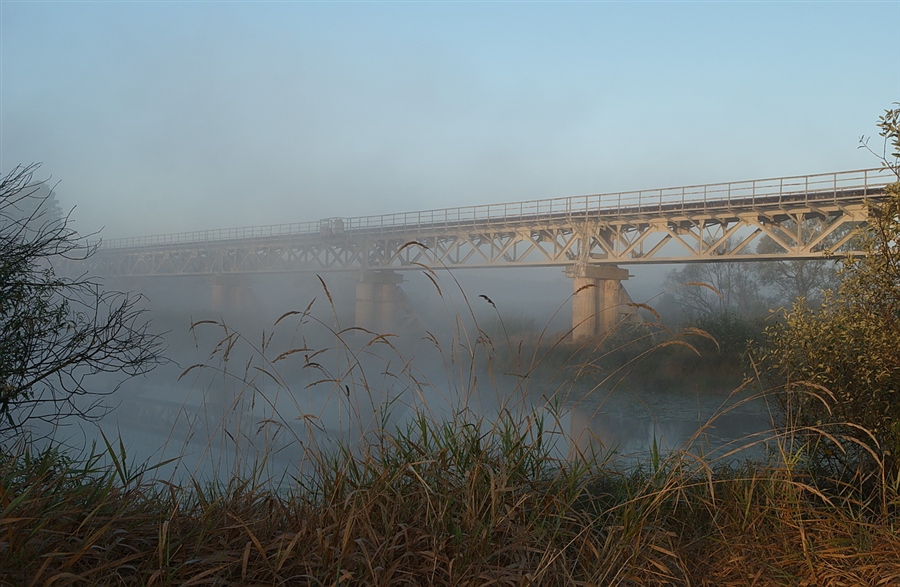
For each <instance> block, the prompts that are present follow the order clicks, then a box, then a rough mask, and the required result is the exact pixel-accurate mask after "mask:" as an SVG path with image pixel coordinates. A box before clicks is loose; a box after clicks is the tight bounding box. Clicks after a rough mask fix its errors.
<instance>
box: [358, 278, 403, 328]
mask: <svg viewBox="0 0 900 587" xmlns="http://www.w3.org/2000/svg"><path fill="white" fill-rule="evenodd" d="M401 283H403V276H402V275H400V274H398V273H396V272H394V271H364V272H362V273H360V276H359V279H358V280H357V282H356V325H357V326H359V327H361V328H365V329H367V330H371V331H372V332H376V333H379V334H382V333H385V332H389V331H391V330H393V329H394V328H396V327H397V315H398V310H399V309H400V307H401V305H402V303H403V302H404V300H405V298H404V296H403V292H402V291H401V290H400V284H401Z"/></svg>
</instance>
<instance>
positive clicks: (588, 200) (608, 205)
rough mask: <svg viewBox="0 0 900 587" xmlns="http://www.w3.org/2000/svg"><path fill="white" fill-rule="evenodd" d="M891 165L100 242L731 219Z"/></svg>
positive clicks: (835, 189) (873, 193) (878, 178)
mask: <svg viewBox="0 0 900 587" xmlns="http://www.w3.org/2000/svg"><path fill="white" fill-rule="evenodd" d="M895 180H896V177H894V176H893V174H892V173H891V172H890V171H889V170H885V169H880V168H875V169H862V170H856V171H847V172H838V173H829V174H820V175H809V176H792V177H786V178H775V179H762V180H752V181H743V182H730V183H717V184H707V185H700V186H684V187H676V188H665V189H655V190H641V191H633V192H621V193H612V194H596V195H588V196H570V197H565V198H551V199H546V200H531V201H524V202H513V203H502V204H487V205H480V206H465V207H457V208H440V209H435V210H424V211H417V212H403V213H397V214H382V215H374V216H360V217H349V218H340V219H339V220H340V222H341V224H342V228H341V229H340V230H335V229H334V223H335V221H336V220H338V219H336V218H330V219H327V220H320V221H316V222H306V223H292V224H274V225H266V226H250V227H241V228H228V229H214V230H202V231H194V232H184V233H175V234H162V235H151V236H143V237H132V238H123V239H109V240H105V241H104V242H103V248H104V249H105V250H110V249H129V248H147V247H152V248H159V247H165V246H175V247H177V246H179V245H191V244H198V243H211V242H215V243H217V244H219V245H226V244H229V243H233V244H243V243H246V242H247V241H253V240H260V239H264V240H266V241H267V242H272V241H273V239H280V238H284V239H297V238H310V239H320V238H322V236H323V235H326V236H328V237H339V236H345V237H349V236H352V237H353V238H358V237H364V236H388V235H397V234H403V235H408V236H410V237H413V236H415V235H418V234H434V233H435V232H441V231H448V230H450V231H454V232H455V231H459V230H465V229H479V230H483V229H503V228H506V229H515V228H519V227H533V226H534V225H539V224H560V223H573V222H580V221H586V220H615V221H617V222H619V223H623V222H624V223H627V222H632V221H638V220H648V219H651V218H674V217H677V216H678V215H679V214H696V213H698V212H705V213H709V214H711V215H722V214H724V215H726V216H735V217H736V215H737V214H742V213H748V212H754V211H758V212H771V211H777V210H780V209H783V208H784V207H785V206H790V207H792V208H796V207H797V206H798V205H799V204H806V205H808V206H809V207H815V206H822V205H825V204H831V205H840V204H849V203H861V202H863V201H864V200H866V199H871V198H877V197H878V196H880V195H881V194H882V193H883V191H884V187H885V186H886V185H887V184H889V183H891V182H892V181H895Z"/></svg>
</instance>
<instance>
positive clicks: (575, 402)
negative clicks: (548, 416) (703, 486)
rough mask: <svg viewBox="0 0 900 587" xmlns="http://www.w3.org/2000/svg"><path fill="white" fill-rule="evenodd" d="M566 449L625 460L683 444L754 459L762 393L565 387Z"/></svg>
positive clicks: (765, 424) (766, 427)
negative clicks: (586, 391)
mask: <svg viewBox="0 0 900 587" xmlns="http://www.w3.org/2000/svg"><path fill="white" fill-rule="evenodd" d="M565 405H566V407H567V408H568V412H569V422H568V424H569V430H568V433H569V438H570V453H582V454H591V453H592V452H593V453H595V454H597V455H600V456H606V455H613V457H612V459H613V461H616V460H618V461H619V462H622V463H625V464H629V463H634V462H636V461H640V460H642V459H645V458H646V457H647V455H649V454H650V452H651V451H652V450H653V447H654V446H655V447H656V448H657V449H658V450H659V451H660V452H669V451H673V450H688V451H690V452H692V453H694V454H697V455H705V456H707V457H708V458H720V459H721V458H724V459H727V460H742V459H760V458H763V457H764V456H765V443H764V441H765V440H766V439H767V438H769V437H770V436H771V432H772V425H771V417H770V412H769V408H768V406H767V403H766V401H765V399H764V398H762V397H753V396H752V394H751V393H750V392H748V391H739V392H697V393H691V392H684V391H680V390H673V389H670V390H662V389H656V390H640V391H634V390H625V389H616V390H612V391H604V390H596V391H594V392H592V393H589V394H577V393H570V394H568V396H567V397H566V398H565Z"/></svg>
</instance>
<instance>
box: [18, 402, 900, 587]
mask: <svg viewBox="0 0 900 587" xmlns="http://www.w3.org/2000/svg"><path fill="white" fill-rule="evenodd" d="M517 424H521V423H516V422H513V421H507V422H505V423H501V425H500V426H497V427H495V428H494V429H492V431H491V432H490V433H489V434H488V435H487V436H485V435H483V434H482V433H481V432H480V431H479V429H478V427H477V426H474V425H467V424H466V423H464V422H459V421H457V422H451V423H446V424H442V425H436V424H433V423H430V422H428V421H427V420H426V419H424V418H423V419H420V420H418V421H417V422H416V425H415V426H414V427H411V428H410V429H409V430H407V431H406V432H404V433H401V434H398V435H397V436H396V437H394V438H392V439H391V440H390V442H386V443H384V444H381V445H373V446H371V447H370V449H369V450H368V451H365V452H364V453H362V454H356V455H354V454H350V453H349V452H346V453H344V454H343V455H340V456H335V457H333V458H331V459H325V458H323V459H321V460H320V461H319V469H318V470H317V471H316V472H315V474H313V475H311V476H309V477H305V478H304V479H302V483H298V484H296V485H295V486H294V487H293V488H292V490H291V491H290V492H289V493H281V492H277V491H275V490H274V489H273V488H272V487H271V486H266V485H263V484H260V483H259V482H254V481H252V480H239V479H232V480H231V481H230V482H229V483H228V484H227V485H210V486H206V487H204V486H201V485H200V484H198V483H193V484H190V485H188V486H185V487H178V486H175V485H173V484H170V483H166V482H159V481H156V482H154V481H145V480H144V476H142V475H140V474H135V475H131V476H130V477H129V476H128V475H126V476H124V477H123V476H122V475H121V474H120V471H119V470H117V469H116V467H114V466H113V467H101V466H99V465H98V464H97V462H98V459H97V458H96V457H92V458H88V459H84V460H82V461H80V462H73V461H70V460H67V459H66V457H65V456H63V455H61V454H60V453H58V452H55V451H52V450H51V451H46V452H44V453H41V454H39V455H31V454H29V453H28V452H27V451H24V450H21V451H19V452H18V453H16V454H7V455H6V456H4V458H3V461H2V463H0V483H2V486H0V487H2V503H3V512H2V517H0V582H2V584H3V585H70V584H73V585H74V584H89V585H336V584H348V585H397V584H410V585H423V584H427V585H493V584H498V585H835V586H838V585H896V584H900V535H898V533H897V530H896V524H897V522H898V516H897V513H896V512H897V509H898V505H900V500H898V496H897V494H896V493H895V492H890V493H889V495H887V497H888V500H887V502H886V503H887V505H888V508H887V510H885V509H884V508H883V507H882V506H883V505H884V503H885V502H883V501H882V500H881V499H879V498H873V499H872V500H871V501H869V502H863V501H860V500H858V499H856V498H850V497H844V496H841V495H838V494H834V493H833V494H830V495H829V494H826V493H824V492H823V491H822V490H820V489H818V488H817V486H816V485H815V484H814V483H813V481H811V480H810V479H809V478H808V475H807V474H806V472H804V471H802V470H801V469H800V468H799V467H798V468H793V467H792V466H790V465H788V464H786V463H783V462H782V463H781V464H780V465H777V466H775V465H769V466H766V467H762V468H756V469H754V468H750V467H748V468H745V469H742V470H737V471H724V470H720V471H714V470H712V469H710V468H708V467H706V466H705V465H701V466H695V465H689V464H688V463H694V462H695V461H694V460H692V459H686V458H683V457H684V455H681V456H678V455H675V456H671V457H669V459H668V460H666V461H664V462H663V466H662V467H661V468H660V469H659V470H658V471H656V472H655V473H631V474H624V473H614V472H611V471H610V470H608V469H602V468H596V467H588V466H587V463H581V464H576V463H570V464H561V463H558V462H556V461H555V460H554V459H552V458H550V457H549V456H548V455H547V453H546V451H542V450H541V449H540V448H539V447H536V446H535V445H534V443H531V444H525V443H524V442H523V440H524V439H523V438H522V437H521V435H517V432H516V431H517V430H519V429H520V428H519V427H517ZM530 424H534V423H533V422H532V423H530Z"/></svg>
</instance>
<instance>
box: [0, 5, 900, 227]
mask: <svg viewBox="0 0 900 587" xmlns="http://www.w3.org/2000/svg"><path fill="white" fill-rule="evenodd" d="M897 101H900V2H897V1H893V2H860V1H856V2H852V3H851V2H846V3H845V2H797V3H789V2H752V3H751V2H746V3H742V2H669V3H658V2H629V3H620V2H427V3H426V2H177V1H175V2H153V1H148V2H84V1H82V2H40V1H34V0H32V1H28V2H16V1H8V0H0V172H2V173H4V174H5V173H7V172H9V171H10V170H11V169H12V168H14V167H15V166H16V165H19V164H28V163H32V162H41V164H42V166H41V168H40V170H39V172H38V175H39V176H40V177H41V178H42V179H44V178H49V180H50V181H51V182H53V183H54V184H57V187H56V192H57V194H58V197H59V199H60V201H61V204H62V205H63V207H64V208H71V207H75V211H74V213H73V218H74V222H75V228H77V229H78V230H80V231H82V232H93V231H97V230H102V232H101V235H102V236H103V237H104V238H116V237H125V236H138V235H147V234H160V233H172V232H183V231H190V230H201V229H210V228H223V227H234V226H249V225H265V224H280V223H292V222H309V221H315V220H318V219H320V218H326V217H335V216H345V217H346V216H362V215H371V214H381V213H391V212H404V211H413V210H425V209H432V208H444V207H455V206H467V205H477V204H486V203H495V202H509V201H519V200H529V199H542V198H552V197H560V196H568V195H579V194H594V193H607V192H615V191H622V190H636V189H643V188H657V187H672V186H680V185H693V184H703V183H713V182H722V181H736V180H745V179H755V178H766V177H780V176H785V175H803V174H811V173H824V172H833V171H842V170H850V169H861V168H866V167H876V166H877V165H878V160H877V159H876V158H874V157H873V156H872V155H871V154H869V153H866V152H865V151H863V150H860V149H858V148H857V147H858V141H859V138H860V136H861V135H875V136H874V137H873V139H872V142H871V143H870V144H872V145H873V146H875V147H877V148H880V142H879V140H878V137H877V127H876V126H875V123H876V121H877V119H878V116H879V115H880V114H882V113H883V111H884V110H885V109H886V108H889V107H891V106H892V104H893V103H894V102H897Z"/></svg>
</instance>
